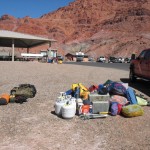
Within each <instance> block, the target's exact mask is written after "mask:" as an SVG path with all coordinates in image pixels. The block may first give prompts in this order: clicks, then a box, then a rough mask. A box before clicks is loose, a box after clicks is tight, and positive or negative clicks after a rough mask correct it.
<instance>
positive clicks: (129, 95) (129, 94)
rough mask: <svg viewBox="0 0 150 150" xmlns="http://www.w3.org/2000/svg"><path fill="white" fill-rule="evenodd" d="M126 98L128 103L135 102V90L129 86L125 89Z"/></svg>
mask: <svg viewBox="0 0 150 150" xmlns="http://www.w3.org/2000/svg"><path fill="white" fill-rule="evenodd" d="M126 98H127V99H128V101H129V102H130V104H137V99H136V95H135V92H134V90H133V89H132V88H131V87H129V88H128V89H127V91H126Z"/></svg>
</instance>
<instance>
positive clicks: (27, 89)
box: [0, 84, 37, 105]
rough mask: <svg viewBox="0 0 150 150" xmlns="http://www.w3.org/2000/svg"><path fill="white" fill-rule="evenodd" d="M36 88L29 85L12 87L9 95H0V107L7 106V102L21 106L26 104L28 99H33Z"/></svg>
mask: <svg viewBox="0 0 150 150" xmlns="http://www.w3.org/2000/svg"><path fill="white" fill-rule="evenodd" d="M36 92H37V91H36V88H35V86H34V85H31V84H20V85H19V86H18V87H14V88H13V89H12V90H11V91H10V94H2V95H0V105H7V104H8V103H9V102H10V103H12V102H16V103H20V104H22V103H23V102H27V99H28V98H33V97H35V95H36Z"/></svg>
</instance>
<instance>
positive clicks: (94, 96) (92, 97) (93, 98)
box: [89, 93, 110, 102]
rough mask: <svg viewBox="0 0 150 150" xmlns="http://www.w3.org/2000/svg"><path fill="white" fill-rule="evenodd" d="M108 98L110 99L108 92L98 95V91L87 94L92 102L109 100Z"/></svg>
mask: <svg viewBox="0 0 150 150" xmlns="http://www.w3.org/2000/svg"><path fill="white" fill-rule="evenodd" d="M109 99H110V95H109V93H108V94H107V95H99V94H98V93H90V94H89V100H90V102H94V101H109Z"/></svg>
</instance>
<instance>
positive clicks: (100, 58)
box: [97, 56, 106, 63]
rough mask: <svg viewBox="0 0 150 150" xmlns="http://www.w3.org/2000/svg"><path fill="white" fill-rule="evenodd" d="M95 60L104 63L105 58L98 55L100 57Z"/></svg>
mask: <svg viewBox="0 0 150 150" xmlns="http://www.w3.org/2000/svg"><path fill="white" fill-rule="evenodd" d="M97 62H102V63H105V62H106V58H105V57H104V56H100V57H98V58H97Z"/></svg>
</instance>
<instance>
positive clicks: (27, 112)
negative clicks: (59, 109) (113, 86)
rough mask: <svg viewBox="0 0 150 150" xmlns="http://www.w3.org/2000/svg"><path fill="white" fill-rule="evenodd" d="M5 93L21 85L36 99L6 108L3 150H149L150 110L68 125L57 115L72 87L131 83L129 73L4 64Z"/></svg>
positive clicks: (1, 112)
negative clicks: (58, 100)
mask: <svg viewBox="0 0 150 150" xmlns="http://www.w3.org/2000/svg"><path fill="white" fill-rule="evenodd" d="M0 72H1V77H0V93H9V92H10V90H11V89H12V88H13V87H14V86H18V85H19V84H21V83H30V84H34V85H35V86H36V88H37V94H36V97H34V98H32V99H28V102H26V103H23V104H17V103H9V104H8V105H5V106H0V150H51V149H53V150H55V149H61V150H63V149H65V150H71V149H72V150H83V149H84V150H85V149H89V150H99V149H100V150H149V149H150V115H149V114H150V107H147V106H145V107H143V109H144V112H145V113H144V116H140V117H134V118H124V117H121V116H116V117H112V116H109V117H107V118H105V119H94V120H85V121H83V120H80V119H79V117H78V116H75V117H74V118H73V119H71V120H65V119H62V118H59V117H57V116H56V115H54V114H53V111H54V103H55V100H56V97H57V96H58V94H59V92H61V91H66V90H67V89H70V87H71V84H72V83H76V82H82V83H83V84H84V85H85V86H87V87H89V86H90V85H92V84H100V83H104V82H105V81H106V80H107V79H111V80H114V81H120V78H128V71H122V70H115V69H111V68H110V69H108V68H107V69H105V68H100V67H88V66H77V65H66V64H62V65H57V64H46V63H38V62H14V63H12V62H0Z"/></svg>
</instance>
